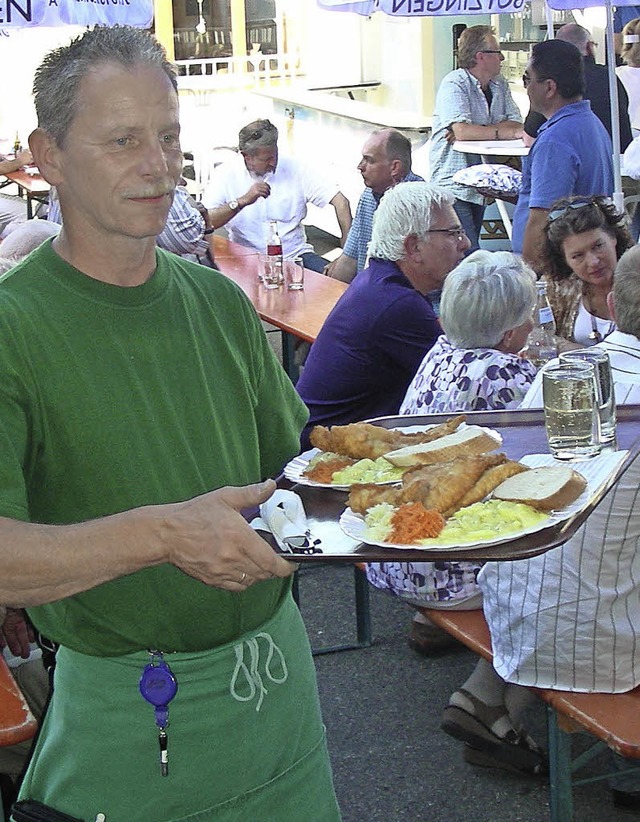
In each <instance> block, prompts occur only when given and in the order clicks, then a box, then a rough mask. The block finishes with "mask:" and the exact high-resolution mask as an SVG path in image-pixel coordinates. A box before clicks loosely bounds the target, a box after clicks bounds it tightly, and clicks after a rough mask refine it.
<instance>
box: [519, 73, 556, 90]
mask: <svg viewBox="0 0 640 822" xmlns="http://www.w3.org/2000/svg"><path fill="white" fill-rule="evenodd" d="M550 79H551V78H550V77H531V76H530V75H529V74H527V73H526V72H525V73H524V74H523V75H522V85H523V86H524V87H525V88H529V86H530V85H531V83H544V82H545V80H550Z"/></svg>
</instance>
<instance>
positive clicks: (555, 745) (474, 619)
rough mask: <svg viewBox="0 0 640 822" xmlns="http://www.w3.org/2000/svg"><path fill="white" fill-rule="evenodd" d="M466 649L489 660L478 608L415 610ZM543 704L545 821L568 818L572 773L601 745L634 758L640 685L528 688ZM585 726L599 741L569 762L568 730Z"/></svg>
mask: <svg viewBox="0 0 640 822" xmlns="http://www.w3.org/2000/svg"><path fill="white" fill-rule="evenodd" d="M419 610H420V611H421V612H422V613H423V614H424V616H426V617H427V618H428V619H429V620H430V621H431V622H433V624H434V625H437V626H439V627H440V628H443V629H444V630H445V631H447V633H449V634H450V635H451V636H453V637H455V638H456V639H457V640H458V641H459V642H461V643H462V644H463V645H466V646H467V648H470V649H471V650H472V651H474V652H475V653H477V654H478V655H480V656H483V657H484V658H485V659H488V660H489V661H491V659H492V651H491V637H490V635H489V628H488V626H487V623H486V620H485V618H484V614H483V613H482V611H479V610H478V611H440V610H436V609H429V608H421V609H419ZM532 690H533V691H535V692H536V693H537V695H538V696H539V697H540V698H541V699H543V700H544V701H545V702H546V703H547V720H548V748H549V793H550V805H551V822H570V821H571V820H572V819H573V797H572V784H573V785H579V784H581V782H593V781H596V780H597V779H606V778H607V776H608V775H607V774H605V775H603V776H602V777H595V778H593V777H592V778H590V779H585V780H574V781H573V783H572V772H573V771H575V770H577V768H580V767H582V766H583V765H585V764H586V763H587V762H588V761H590V760H591V759H592V758H593V756H595V755H596V753H598V752H599V750H600V749H601V747H602V744H605V745H607V747H609V748H611V749H612V750H613V751H615V752H616V753H619V754H620V755H621V756H624V757H627V758H632V759H638V758H640V687H638V688H635V689H634V690H633V691H629V692H628V693H626V694H585V693H574V692H571V691H552V690H548V689H543V688H532ZM576 731H587V732H588V733H590V734H592V735H593V736H595V737H596V738H597V739H598V740H600V742H598V743H596V744H595V745H594V746H592V748H591V749H589V751H586V752H585V753H583V754H581V755H580V756H579V757H577V758H576V760H574V761H573V762H572V759H571V739H570V736H569V735H570V734H571V733H574V732H576Z"/></svg>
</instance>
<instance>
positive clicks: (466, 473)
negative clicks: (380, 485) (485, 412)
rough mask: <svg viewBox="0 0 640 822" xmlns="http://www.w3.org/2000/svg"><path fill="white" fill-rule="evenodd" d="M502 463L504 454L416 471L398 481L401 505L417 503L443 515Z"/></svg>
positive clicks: (461, 458) (420, 468)
mask: <svg viewBox="0 0 640 822" xmlns="http://www.w3.org/2000/svg"><path fill="white" fill-rule="evenodd" d="M505 461H506V457H505V455H504V454H476V455H473V456H470V457H459V458H458V459H455V460H452V461H451V462H443V463H439V464H438V465H430V466H420V467H419V468H418V467H416V468H414V469H411V470H409V471H407V472H406V473H405V475H404V476H403V478H402V501H403V502H421V503H422V504H423V505H424V507H425V508H427V509H435V510H436V511H440V513H441V514H444V512H445V511H447V510H448V509H449V508H452V507H453V506H454V505H456V503H457V502H458V500H461V499H463V498H464V496H465V495H466V494H467V493H468V492H469V491H470V490H471V489H472V488H473V486H474V485H475V484H476V483H477V482H478V480H479V479H480V477H481V476H482V475H483V474H484V473H485V472H486V471H487V470H488V469H489V468H492V467H494V466H496V465H499V464H500V463H503V462H505Z"/></svg>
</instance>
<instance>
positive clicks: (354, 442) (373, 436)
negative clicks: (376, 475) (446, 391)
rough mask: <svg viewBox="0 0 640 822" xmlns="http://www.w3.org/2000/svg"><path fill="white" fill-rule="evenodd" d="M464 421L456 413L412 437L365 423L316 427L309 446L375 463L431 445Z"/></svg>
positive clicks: (462, 415)
mask: <svg viewBox="0 0 640 822" xmlns="http://www.w3.org/2000/svg"><path fill="white" fill-rule="evenodd" d="M464 420H465V416H464V414H460V415H459V416H457V417H452V418H451V419H450V420H447V421H446V422H444V423H442V424H441V425H436V426H434V427H433V428H429V429H428V430H427V431H419V432H416V433H412V434H404V433H403V432H402V431H392V430H390V429H388V428H382V427H380V426H379V425H371V423H367V422H354V423H351V425H333V426H331V428H325V427H324V426H322V425H316V426H315V427H314V428H313V430H312V431H311V436H310V440H311V445H313V446H315V447H316V448H319V449H320V450H321V451H333V452H334V453H336V454H344V455H345V456H347V457H353V458H354V459H358V460H360V459H365V458H368V459H372V460H375V459H377V458H378V457H381V456H383V455H384V454H387V453H388V452H389V451H397V450H398V449H399V448H404V447H405V446H407V445H416V444H417V443H423V442H432V441H433V440H436V439H439V438H440V437H444V436H446V435H447V434H452V433H453V432H454V431H456V430H457V429H458V427H459V426H460V425H461V424H462V423H463V422H464Z"/></svg>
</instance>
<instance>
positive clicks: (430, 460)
mask: <svg viewBox="0 0 640 822" xmlns="http://www.w3.org/2000/svg"><path fill="white" fill-rule="evenodd" d="M500 445H502V437H501V436H500V434H498V432H497V431H492V430H491V429H489V428H481V427H480V426H479V425H468V426H467V427H466V428H460V429H458V430H457V431H456V432H455V433H453V434H448V435H447V436H446V437H440V438H439V439H437V440H433V441H432V442H425V443H422V444H418V445H408V446H407V447H406V448H399V449H398V450H397V451H389V453H388V454H385V455H384V458H385V459H386V460H388V461H389V462H392V463H393V464H394V465H399V466H407V465H434V464H435V463H437V462H449V461H450V460H454V459H457V457H471V456H473V455H474V454H486V453H487V452H488V451H493V450H495V449H496V448H499V447H500Z"/></svg>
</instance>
